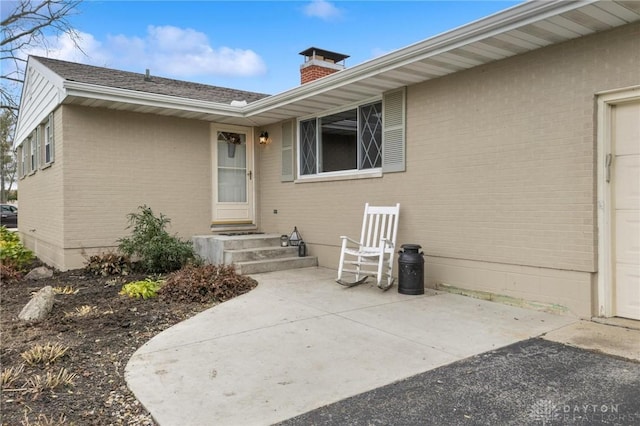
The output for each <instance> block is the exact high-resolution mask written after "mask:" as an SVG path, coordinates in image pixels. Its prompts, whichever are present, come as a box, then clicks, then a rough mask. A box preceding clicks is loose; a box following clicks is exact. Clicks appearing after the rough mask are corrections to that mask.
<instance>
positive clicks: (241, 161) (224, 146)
mask: <svg viewBox="0 0 640 426" xmlns="http://www.w3.org/2000/svg"><path fill="white" fill-rule="evenodd" d="M212 133H213V138H212V139H213V141H212V147H211V148H212V149H211V151H212V157H213V159H212V160H213V161H212V163H213V173H212V175H213V176H212V177H213V182H212V188H213V209H212V211H213V218H212V224H213V225H214V226H215V227H225V228H226V227H229V228H233V226H234V225H242V226H244V225H252V224H254V202H253V200H254V176H253V143H252V138H251V135H252V131H251V129H249V128H236V127H234V128H224V129H222V128H218V129H214V130H213V132H212Z"/></svg>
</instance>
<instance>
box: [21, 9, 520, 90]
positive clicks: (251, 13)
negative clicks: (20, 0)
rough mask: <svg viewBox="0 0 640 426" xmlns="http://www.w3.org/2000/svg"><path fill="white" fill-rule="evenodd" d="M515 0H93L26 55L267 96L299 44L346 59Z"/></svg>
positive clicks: (294, 78)
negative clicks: (71, 31) (75, 40)
mask: <svg viewBox="0 0 640 426" xmlns="http://www.w3.org/2000/svg"><path fill="white" fill-rule="evenodd" d="M520 2H521V1H495V0H494V1H480V0H476V1H326V0H313V1H92V0H85V2H84V3H82V4H81V6H80V8H79V10H78V11H77V13H76V14H75V15H73V16H72V17H71V19H70V21H71V23H72V25H73V26H74V28H75V29H76V30H77V31H78V33H79V35H80V38H81V40H80V45H81V46H82V49H83V51H84V54H83V53H81V52H79V51H78V50H76V49H75V48H74V47H73V44H72V43H71V42H70V41H69V40H67V39H65V38H52V39H50V40H49V46H48V50H47V51H43V50H35V51H33V52H32V53H33V54H38V55H43V56H49V57H52V58H59V59H65V60H71V61H74V62H81V63H86V64H92V65H99V66H106V67H109V68H116V69H122V70H127V71H134V72H140V73H144V72H145V69H147V68H149V69H150V70H151V74H153V75H157V76H162V77H168V78H176V79H180V80H188V81H195V82H201V83H206V84H213V85H218V86H223V87H232V88H236V89H243V90H250V91H256V92H262V93H269V94H275V93H279V92H282V91H284V90H287V89H290V88H293V87H295V86H297V85H298V84H299V81H300V75H299V68H300V64H302V61H303V58H302V57H301V56H300V55H299V54H298V53H299V52H300V51H302V50H304V49H306V48H308V47H311V46H314V47H318V48H322V49H326V50H331V51H335V52H339V53H344V54H346V55H350V58H349V59H347V66H348V67H349V66H354V65H357V64H360V63H362V62H365V61H367V60H370V59H373V58H375V57H378V56H380V55H382V54H384V53H388V52H391V51H393V50H396V49H399V48H402V47H405V46H408V45H410V44H413V43H416V42H419V41H421V40H424V39H426V38H428V37H431V36H433V35H437V34H440V33H442V32H444V31H447V30H450V29H453V28H456V27H458V26H461V25H464V24H467V23H469V22H472V21H475V20H477V19H480V18H483V17H485V16H488V15H491V14H493V13H495V12H498V11H501V10H504V9H507V8H509V7H511V6H514V5H516V4H518V3H520Z"/></svg>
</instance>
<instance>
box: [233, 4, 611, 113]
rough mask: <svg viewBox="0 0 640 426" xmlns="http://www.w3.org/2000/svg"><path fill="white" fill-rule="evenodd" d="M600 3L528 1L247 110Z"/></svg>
mask: <svg viewBox="0 0 640 426" xmlns="http://www.w3.org/2000/svg"><path fill="white" fill-rule="evenodd" d="M597 1H600V0H578V1H566V0H553V1H528V2H525V3H523V4H520V5H516V6H513V7H511V8H509V9H506V10H504V11H502V12H498V13H496V14H493V15H490V16H488V17H486V18H483V19H480V20H477V21H474V22H471V23H469V24H466V25H464V26H461V27H458V28H455V29H453V30H450V31H447V32H445V33H442V34H440V35H437V36H434V37H431V38H428V39H426V40H423V41H421V42H418V43H415V44H412V45H410V46H407V47H405V48H402V49H399V50H396V51H394V52H391V53H389V54H387V55H384V56H381V57H379V58H375V59H372V60H370V61H367V62H364V63H362V64H360V65H356V66H354V67H353V68H348V69H345V70H342V71H339V72H337V73H335V74H332V75H329V76H327V77H324V78H321V79H318V80H316V81H313V82H310V83H306V84H304V85H302V86H299V87H296V88H294V89H291V90H288V91H286V92H283V93H280V94H277V95H273V96H270V97H267V98H264V99H260V100H258V101H256V102H253V103H251V104H249V105H247V106H246V107H245V113H246V114H247V115H248V116H252V115H256V114H260V113H262V112H266V111H269V110H271V109H273V108H278V107H281V106H284V105H286V104H289V103H292V102H295V101H298V100H302V99H305V98H308V97H311V96H314V95H318V94H321V93H323V92H326V91H328V90H332V89H336V88H339V87H342V86H345V85H348V84H352V83H355V82H358V81H360V80H363V79H366V78H369V77H372V76H375V75H377V74H380V73H383V72H386V71H390V70H393V69H395V68H398V67H401V66H404V65H409V64H411V63H413V62H417V61H421V60H424V59H427V58H430V57H433V56H437V55H438V54H441V53H445V52H448V51H451V50H454V49H456V48H459V47H463V46H465V45H469V44H471V43H474V42H476V41H480V40H484V39H487V38H489V37H493V36H496V35H499V34H502V33H505V32H508V31H511V30H513V29H516V28H520V27H523V26H525V25H528V24H531V23H534V22H539V21H541V20H544V19H547V18H550V17H553V16H557V15H560V14H562V13H565V12H567V11H570V10H574V9H578V8H581V7H584V6H587V5H590V4H592V3H595V2H597ZM532 50H533V49H532Z"/></svg>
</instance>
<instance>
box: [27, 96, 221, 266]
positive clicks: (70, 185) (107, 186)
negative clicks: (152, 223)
mask: <svg viewBox="0 0 640 426" xmlns="http://www.w3.org/2000/svg"><path fill="white" fill-rule="evenodd" d="M60 116H64V123H62V122H60V123H58V122H56V124H59V125H57V126H56V143H57V145H56V162H55V163H54V165H53V166H51V167H50V168H49V169H46V170H44V171H42V172H37V173H36V174H34V175H33V176H29V177H27V178H25V179H23V180H21V181H20V199H21V201H20V228H21V229H20V231H21V232H22V233H23V235H25V236H26V239H27V243H28V245H29V246H30V248H32V249H35V250H36V252H37V254H38V256H41V253H40V251H41V248H42V247H43V246H42V243H47V244H50V245H52V248H51V250H52V251H53V252H55V253H56V254H55V256H53V255H51V256H49V257H50V260H51V262H48V263H50V264H51V265H53V266H55V267H56V268H58V269H61V270H65V269H73V268H79V267H82V266H83V262H84V261H85V256H86V255H87V254H93V253H96V252H104V251H105V250H109V249H110V248H113V247H115V246H117V240H118V238H121V237H124V236H127V235H129V234H130V231H129V230H127V229H126V227H127V225H128V223H127V214H129V213H132V212H134V211H136V209H137V208H138V206H140V205H143V204H146V205H148V206H149V207H151V208H152V209H153V211H154V213H155V214H156V215H157V214H159V213H162V214H164V215H165V216H167V217H169V218H170V219H171V225H170V227H169V232H170V233H172V234H174V233H176V234H178V235H179V236H180V237H182V238H185V239H188V238H191V237H192V236H193V235H197V234H203V233H209V232H210V230H209V226H210V224H211V197H212V195H211V194H212V190H211V149H210V124H209V123H208V122H202V121H194V120H184V119H177V118H172V117H161V116H154V115H151V114H138V113H130V112H120V111H113V110H106V109H101V108H84V107H79V106H64V107H62V108H61V114H60ZM56 117H58V115H56ZM61 128H62V129H63V132H64V142H62V135H61V133H59V129H61ZM49 177H51V178H49ZM22 200H24V203H23V202H22ZM27 200H29V201H27ZM43 212H47V213H46V214H43ZM30 229H35V231H29V230H30Z"/></svg>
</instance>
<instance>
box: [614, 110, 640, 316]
mask: <svg viewBox="0 0 640 426" xmlns="http://www.w3.org/2000/svg"><path fill="white" fill-rule="evenodd" d="M611 131H612V135H611V157H610V158H611V164H610V167H611V171H610V173H611V175H610V183H611V194H612V203H611V208H612V211H611V220H612V228H613V229H612V233H611V234H612V244H611V246H612V247H611V250H612V255H611V259H612V263H613V264H612V265H611V266H612V273H613V281H614V283H613V291H614V297H613V301H614V315H616V316H620V317H625V318H633V319H637V320H640V102H631V103H621V104H618V105H614V106H612V111H611Z"/></svg>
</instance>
